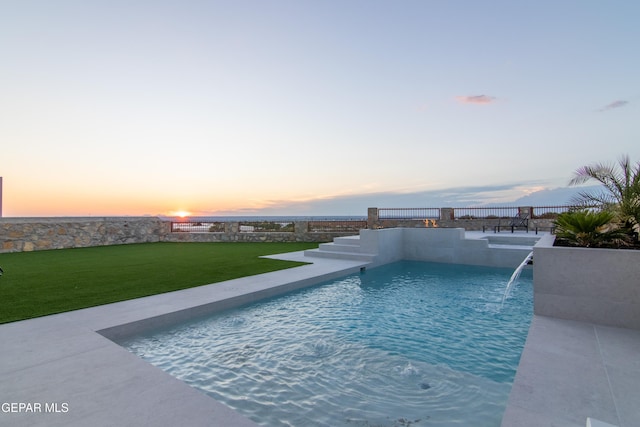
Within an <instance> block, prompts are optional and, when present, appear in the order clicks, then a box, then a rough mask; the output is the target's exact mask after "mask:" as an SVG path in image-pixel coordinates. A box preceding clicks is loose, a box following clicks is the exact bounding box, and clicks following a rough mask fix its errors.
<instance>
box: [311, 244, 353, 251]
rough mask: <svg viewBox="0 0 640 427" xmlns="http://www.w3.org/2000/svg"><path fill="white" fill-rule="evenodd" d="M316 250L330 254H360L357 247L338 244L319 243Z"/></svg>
mask: <svg viewBox="0 0 640 427" xmlns="http://www.w3.org/2000/svg"><path fill="white" fill-rule="evenodd" d="M318 249H320V250H321V251H330V252H360V246H359V245H344V244H342V242H340V243H337V242H335V243H320V244H319V245H318Z"/></svg>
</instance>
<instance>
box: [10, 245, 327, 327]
mask: <svg viewBox="0 0 640 427" xmlns="http://www.w3.org/2000/svg"><path fill="white" fill-rule="evenodd" d="M317 246H318V245H317V243H145V244H134V245H118V246H101V247H93V248H77V249H60V250H51V251H38V252H20V253H5V254H0V266H1V267H2V269H3V270H4V275H3V276H1V277H0V323H6V322H12V321H16V320H22V319H28V318H32V317H38V316H45V315H47V314H53V313H60V312H64V311H70V310H76V309H79V308H85V307H93V306H96V305H101V304H107V303H111V302H116V301H123V300H127V299H132V298H139V297H143V296H147V295H153V294H159V293H163V292H169V291H175V290H179V289H186V288H191V287H195V286H201V285H205V284H209V283H215V282H222V281H225V280H229V279H235V278H238V277H244V276H250V275H254V274H260V273H266V272H269V271H276V270H282V269H285V268H290V267H295V266H297V265H300V263H295V262H289V261H279V260H272V259H264V258H259V256H261V255H271V254H277V253H284V252H293V251H299V250H303V249H308V248H314V247H317Z"/></svg>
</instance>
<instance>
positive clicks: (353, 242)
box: [304, 236, 376, 262]
mask: <svg viewBox="0 0 640 427" xmlns="http://www.w3.org/2000/svg"><path fill="white" fill-rule="evenodd" d="M304 255H305V256H310V257H321V258H337V259H349V260H355V261H368V262H371V261H373V260H374V259H375V257H376V254H370V253H364V252H362V248H361V247H360V236H345V237H336V238H335V239H333V242H332V243H321V244H320V245H319V246H318V249H309V250H306V251H305V252H304Z"/></svg>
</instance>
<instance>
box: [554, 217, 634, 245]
mask: <svg viewBox="0 0 640 427" xmlns="http://www.w3.org/2000/svg"><path fill="white" fill-rule="evenodd" d="M613 218H614V214H613V213H611V212H607V211H599V212H593V211H590V210H579V211H573V212H564V213H561V214H560V215H558V218H557V219H556V220H555V225H556V227H557V228H556V236H557V238H558V239H559V240H560V242H562V241H564V242H566V243H568V244H569V245H571V246H584V247H587V248H589V247H593V248H598V247H614V248H620V247H625V246H628V245H629V243H630V236H629V234H628V233H627V232H626V231H625V230H624V229H622V228H618V227H616V226H611V221H612V220H613Z"/></svg>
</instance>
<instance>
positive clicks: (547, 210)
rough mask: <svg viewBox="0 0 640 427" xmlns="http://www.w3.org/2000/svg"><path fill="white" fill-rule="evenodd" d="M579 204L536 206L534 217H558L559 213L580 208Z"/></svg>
mask: <svg viewBox="0 0 640 427" xmlns="http://www.w3.org/2000/svg"><path fill="white" fill-rule="evenodd" d="M580 208H581V207H579V206H534V207H533V208H532V210H533V211H532V212H533V213H532V215H531V217H532V218H552V219H554V218H556V217H557V216H558V215H559V214H561V213H565V212H569V211H571V210H575V209H580Z"/></svg>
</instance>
